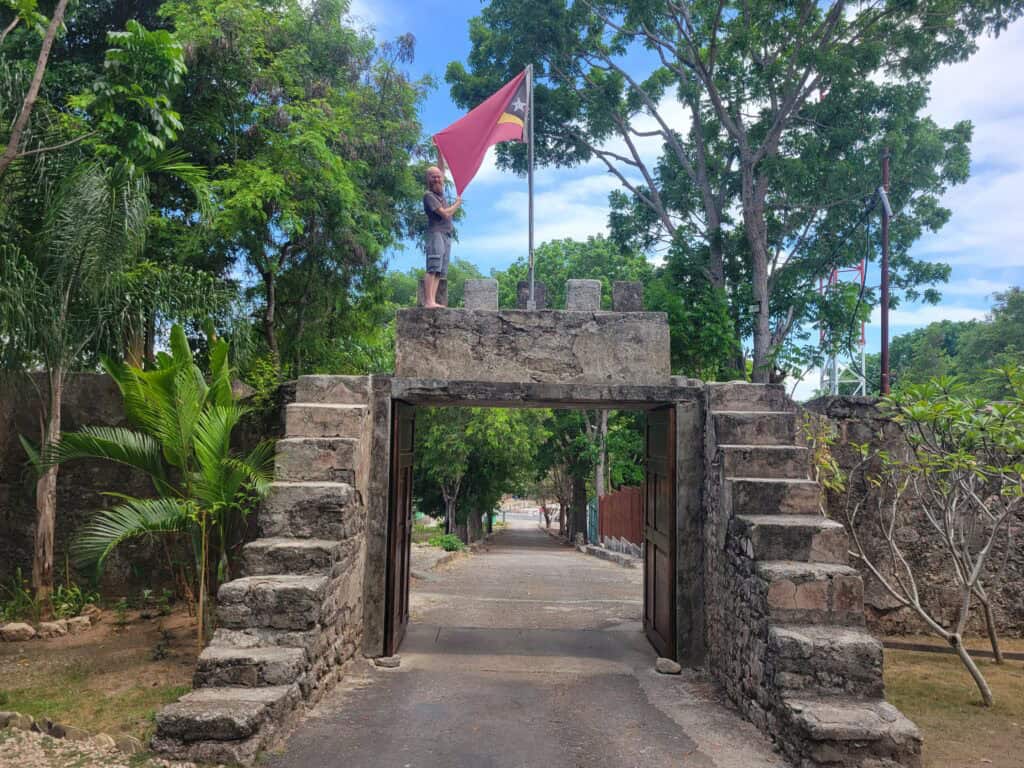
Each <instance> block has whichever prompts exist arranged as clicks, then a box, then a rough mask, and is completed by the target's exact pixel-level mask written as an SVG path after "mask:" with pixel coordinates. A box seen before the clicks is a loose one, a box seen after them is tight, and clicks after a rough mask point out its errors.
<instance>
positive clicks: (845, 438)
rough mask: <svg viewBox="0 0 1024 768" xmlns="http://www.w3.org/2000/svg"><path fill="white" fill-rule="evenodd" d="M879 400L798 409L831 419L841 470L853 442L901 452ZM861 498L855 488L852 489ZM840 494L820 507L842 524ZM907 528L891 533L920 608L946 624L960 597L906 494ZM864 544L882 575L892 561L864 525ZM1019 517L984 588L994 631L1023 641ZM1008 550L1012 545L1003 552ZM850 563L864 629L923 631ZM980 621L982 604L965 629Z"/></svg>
mask: <svg viewBox="0 0 1024 768" xmlns="http://www.w3.org/2000/svg"><path fill="white" fill-rule="evenodd" d="M878 402H879V401H878V399H877V398H867V397H843V396H841V397H823V398H819V399H817V400H812V401H811V402H809V403H807V404H806V405H805V406H804V407H805V408H806V410H808V411H810V412H811V413H814V414H818V415H820V416H824V417H826V418H828V419H829V421H830V422H831V424H832V425H833V426H834V427H835V429H836V432H837V433H838V439H837V441H836V444H835V445H834V447H833V454H834V455H835V457H836V460H837V461H838V462H839V465H840V466H841V467H842V468H843V469H844V470H846V471H849V470H850V468H851V467H853V466H854V465H855V464H856V463H857V461H858V458H859V455H858V453H857V450H856V449H855V448H854V447H853V444H854V443H858V444H863V443H868V444H870V445H871V446H873V447H875V448H879V449H884V450H886V451H889V452H890V453H891V454H894V455H899V454H900V453H902V452H903V451H905V450H906V443H905V441H904V438H903V433H902V431H901V429H900V427H899V425H898V424H896V423H894V422H893V421H892V420H891V419H889V418H887V417H886V416H884V415H883V414H882V413H881V412H880V411H879V409H878ZM853 492H854V493H863V492H864V489H863V486H862V485H861V486H860V487H856V488H854V489H853ZM845 506H846V497H845V495H844V494H838V493H832V492H830V493H828V494H827V495H826V510H827V512H828V514H829V516H830V517H832V518H833V519H834V520H838V521H839V522H843V523H844V524H845ZM904 519H905V520H906V523H905V524H904V525H903V526H902V527H901V528H900V529H899V530H898V531H897V532H896V536H897V539H898V541H899V543H900V547H901V549H902V551H903V552H904V554H905V555H906V557H907V559H908V561H909V563H910V565H911V568H912V569H913V571H914V573H915V575H916V576H917V578H918V588H919V590H920V593H921V596H922V600H923V603H924V605H925V606H926V607H927V608H928V609H929V611H933V612H934V615H935V616H936V617H937V618H939V619H941V620H943V621H949V622H951V621H952V620H953V619H954V617H955V616H956V614H957V611H958V605H957V603H958V600H959V592H958V590H957V589H956V588H955V587H950V586H948V585H950V584H952V583H953V582H952V579H951V577H950V575H949V569H950V568H951V565H950V563H949V561H948V558H947V557H946V554H945V551H944V548H943V545H942V542H941V540H940V539H939V538H938V535H937V534H936V533H935V532H934V530H933V529H932V528H931V527H930V526H928V524H927V522H926V521H924V520H923V519H922V515H921V513H920V508H919V506H918V500H917V499H916V498H915V497H914V496H913V495H912V494H908V496H907V497H906V503H905V504H904ZM858 533H859V535H860V537H861V538H862V540H863V541H865V542H866V543H867V545H868V546H869V551H870V554H871V556H872V559H873V561H874V562H876V563H878V564H880V566H881V568H882V569H883V572H886V571H888V569H889V568H890V558H889V556H888V553H887V551H886V547H885V546H884V542H883V541H882V540H881V539H880V537H878V536H877V535H876V534H875V533H874V532H873V531H872V530H871V528H870V527H869V526H867V525H864V526H862V528H861V529H860V530H859V531H858ZM1022 541H1024V512H1022V513H1021V514H1019V515H1018V516H1017V518H1016V519H1015V520H1013V521H1012V523H1011V530H1010V531H1009V535H1008V536H1005V537H1001V538H1000V540H999V542H998V543H997V549H996V551H994V552H993V554H992V555H991V556H990V559H989V563H990V567H989V571H990V573H991V572H992V571H993V570H994V569H995V568H996V567H997V564H1002V563H1003V561H1004V559H1005V562H1006V565H1005V571H1004V572H1003V574H1002V576H1001V578H1000V579H999V585H998V586H997V587H996V588H995V589H992V590H989V592H990V594H991V598H992V603H993V609H994V613H995V617H996V622H997V625H998V629H999V631H1000V632H1001V634H1003V635H1005V636H1007V637H1024V546H1021V542H1022ZM1007 546H1009V547H1010V549H1009V551H1007V549H1006V548H1007ZM852 564H853V565H855V566H856V567H858V568H859V570H860V571H861V573H862V575H863V577H864V603H865V615H866V618H867V622H868V626H869V628H870V629H871V630H872V631H873V632H875V633H877V634H884V635H902V634H919V633H927V628H926V627H925V625H924V623H923V622H922V621H921V619H920V618H919V617H918V616H917V615H916V614H915V613H914V612H913V611H912V610H911V609H909V608H904V607H902V606H900V604H899V603H898V602H897V601H896V600H895V599H894V598H893V597H892V595H890V594H889V593H888V592H887V591H886V589H885V588H884V587H883V586H882V585H881V583H880V582H879V581H878V580H877V579H876V578H875V577H874V576H873V575H872V574H871V573H870V571H869V570H868V569H867V568H866V567H865V566H864V565H862V564H859V563H858V562H857V561H856V560H853V561H852ZM984 629H985V625H984V617H983V616H982V614H981V610H980V607H979V608H977V610H975V612H974V616H973V618H972V621H971V624H970V626H969V631H970V632H973V633H975V634H982V633H984Z"/></svg>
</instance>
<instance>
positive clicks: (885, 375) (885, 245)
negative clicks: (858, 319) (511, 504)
mask: <svg viewBox="0 0 1024 768" xmlns="http://www.w3.org/2000/svg"><path fill="white" fill-rule="evenodd" d="M879 196H880V197H881V198H882V381H881V391H882V394H883V395H888V394H889V219H890V218H891V217H892V209H891V208H890V207H889V149H888V147H886V148H885V149H883V150H882V194H881V195H879Z"/></svg>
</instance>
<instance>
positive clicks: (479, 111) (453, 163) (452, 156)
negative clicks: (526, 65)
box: [434, 70, 530, 195]
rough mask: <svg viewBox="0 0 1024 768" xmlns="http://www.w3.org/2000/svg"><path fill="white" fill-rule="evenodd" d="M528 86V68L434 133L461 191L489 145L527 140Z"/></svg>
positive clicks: (439, 150) (474, 173)
mask: <svg viewBox="0 0 1024 768" xmlns="http://www.w3.org/2000/svg"><path fill="white" fill-rule="evenodd" d="M528 89H529V82H528V81H527V79H526V71H525V70H524V71H523V72H521V73H520V74H519V75H518V76H516V78H515V79H514V80H512V81H510V82H508V83H506V84H505V85H503V86H502V87H501V89H500V90H499V91H497V92H496V93H495V94H494V95H493V96H491V97H490V98H488V99H487V101H485V102H484V103H483V104H481V105H480V106H478V107H477V108H476V109H474V110H472V111H471V112H469V113H468V114H467V115H466V116H465V117H463V118H461V119H460V120H457V121H456V122H454V123H452V124H451V125H449V126H448V127H447V128H445V129H444V130H443V131H441V132H439V133H435V134H434V143H435V144H436V145H437V149H438V152H440V154H441V156H442V157H443V158H444V162H445V163H447V164H448V167H449V168H451V171H452V178H453V179H454V180H455V191H456V192H457V193H458V194H460V195H461V194H462V191H463V190H464V189H465V188H466V187H467V186H469V182H471V181H472V180H473V177H474V176H476V172H477V171H478V170H480V163H482V162H483V161H484V155H485V154H487V149H488V147H491V146H493V145H494V144H497V143H498V142H501V141H523V140H524V138H525V136H526V117H527V110H528V109H529V106H530V105H529V90H528Z"/></svg>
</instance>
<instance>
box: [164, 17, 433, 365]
mask: <svg viewBox="0 0 1024 768" xmlns="http://www.w3.org/2000/svg"><path fill="white" fill-rule="evenodd" d="M345 10H346V5H345V3H344V2H342V0H315V1H314V2H308V3H307V2H299V0H280V1H275V2H268V1H266V0H199V2H193V1H189V2H183V1H180V0H170V1H169V2H166V3H164V5H163V6H162V7H161V14H162V15H163V16H164V18H166V19H167V20H168V22H169V23H172V24H173V26H174V28H175V30H176V32H177V34H178V36H179V39H181V40H182V42H183V43H184V44H185V45H186V46H187V47H188V50H189V53H190V55H189V60H188V61H189V65H190V73H189V76H188V78H187V80H186V84H185V91H184V94H183V97H182V98H183V102H182V114H183V116H184V122H185V124H186V127H185V131H184V134H183V136H182V146H184V147H185V148H186V149H187V150H188V151H189V152H190V153H191V155H192V156H193V157H194V158H196V160H197V161H198V162H200V163H202V164H203V165H205V166H206V167H208V168H210V169H211V174H212V177H213V179H214V184H215V188H216V193H217V195H218V198H219V203H220V213H219V215H218V216H217V219H216V227H215V230H216V237H215V238H213V239H212V240H211V241H208V242H207V243H206V244H205V245H204V246H203V247H204V248H205V250H206V252H207V258H208V259H211V260H216V258H215V257H216V255H217V254H220V255H221V256H222V257H223V258H224V259H225V260H226V261H228V262H231V261H234V262H236V263H237V264H238V265H239V266H240V267H243V268H244V269H245V270H247V271H249V272H250V273H251V274H253V275H254V276H255V277H256V284H255V286H254V288H253V291H252V293H251V299H252V301H253V304H254V309H255V310H256V311H257V313H258V315H259V323H260V325H261V330H262V335H263V339H264V342H265V347H266V351H267V352H268V354H269V355H270V357H271V359H272V360H273V361H275V362H276V363H279V364H281V365H282V366H284V367H285V368H287V369H289V371H290V372H298V371H301V370H310V369H315V368H317V367H318V366H319V365H322V364H324V363H325V362H326V361H327V360H329V355H328V356H327V357H326V358H325V357H324V355H325V354H326V353H327V352H328V350H326V349H325V346H326V345H325V344H324V341H325V340H328V339H333V338H338V337H343V336H346V335H348V334H350V333H355V334H358V332H360V331H361V330H363V328H362V326H360V324H359V323H360V318H364V319H365V312H364V311H363V310H365V309H366V308H367V304H366V301H365V297H367V296H372V295H373V293H374V291H375V289H376V284H377V282H378V281H379V277H380V274H379V272H380V256H381V254H382V252H383V250H384V249H385V248H386V247H388V246H389V245H391V244H392V243H394V242H396V241H397V240H398V239H399V237H400V236H401V235H403V234H405V231H406V230H405V227H404V224H405V222H406V214H408V213H410V212H411V211H412V207H411V203H410V202H409V201H411V200H412V199H413V198H414V197H415V193H416V192H417V191H418V186H419V185H418V181H417V179H416V176H415V169H414V167H413V165H412V164H411V163H410V158H411V155H412V153H413V152H414V151H415V150H416V149H417V142H418V141H419V138H420V136H419V122H418V119H417V114H416V108H417V105H418V103H419V100H420V98H421V96H422V94H423V85H424V84H422V83H414V82H412V81H410V79H409V78H408V77H407V76H406V75H405V74H404V73H403V71H402V66H403V65H404V64H406V63H408V62H409V61H410V60H411V57H412V55H413V40H412V38H411V37H406V38H401V39H400V40H399V41H397V42H396V43H393V44H388V45H383V46H376V45H375V43H374V41H373V40H372V38H370V37H368V36H367V35H365V34H364V33H361V32H359V31H357V30H356V29H353V28H351V27H349V26H347V25H346V24H345V22H344V20H343V17H344V13H345Z"/></svg>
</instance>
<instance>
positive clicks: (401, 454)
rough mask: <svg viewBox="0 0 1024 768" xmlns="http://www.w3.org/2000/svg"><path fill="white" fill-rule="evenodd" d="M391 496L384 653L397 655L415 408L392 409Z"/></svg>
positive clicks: (405, 583)
mask: <svg viewBox="0 0 1024 768" xmlns="http://www.w3.org/2000/svg"><path fill="white" fill-rule="evenodd" d="M391 423H392V428H391V493H390V501H389V503H388V581H387V609H386V613H385V624H384V654H385V655H386V656H391V655H393V654H395V653H397V652H398V646H400V645H401V644H402V638H403V637H404V636H405V628H406V626H407V625H408V624H409V558H410V556H411V548H412V462H413V445H414V441H415V425H416V408H415V406H412V405H409V404H408V403H402V402H398V401H395V402H394V403H393V404H392V408H391Z"/></svg>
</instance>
